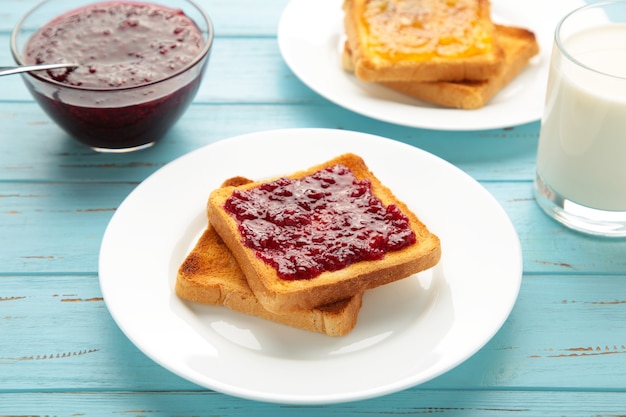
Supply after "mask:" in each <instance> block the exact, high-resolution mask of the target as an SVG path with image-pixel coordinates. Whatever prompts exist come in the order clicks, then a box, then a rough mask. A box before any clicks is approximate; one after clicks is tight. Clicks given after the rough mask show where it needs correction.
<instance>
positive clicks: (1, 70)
mask: <svg viewBox="0 0 626 417" xmlns="http://www.w3.org/2000/svg"><path fill="white" fill-rule="evenodd" d="M77 66H78V64H40V65H20V66H17V67H0V76H2V75H10V74H17V73H20V72H29V71H39V70H49V69H56V68H75V67H77Z"/></svg>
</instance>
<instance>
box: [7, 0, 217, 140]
mask: <svg viewBox="0 0 626 417" xmlns="http://www.w3.org/2000/svg"><path fill="white" fill-rule="evenodd" d="M95 5H97V6H98V7H102V8H104V9H107V8H109V9H108V10H107V11H109V12H111V10H113V9H114V10H115V11H116V13H118V12H119V10H118V9H115V8H116V7H122V6H115V5H123V7H131V8H132V7H143V6H147V7H150V8H151V9H150V10H152V11H153V13H154V10H157V11H164V10H166V9H168V10H169V9H173V10H176V11H177V12H179V11H182V13H184V15H185V16H186V17H188V18H189V19H191V20H192V22H193V24H195V26H197V29H198V30H199V32H200V34H201V37H202V39H203V41H204V43H203V44H202V42H201V41H200V40H199V39H196V44H197V45H198V46H197V47H196V48H195V49H194V50H193V52H189V51H187V50H185V45H182V44H183V43H184V42H185V41H184V40H183V39H187V38H183V37H182V36H181V37H180V38H179V39H178V40H182V42H178V46H179V47H180V48H179V49H176V41H172V42H170V43H169V44H167V47H168V48H167V49H169V50H166V49H164V50H163V55H164V56H165V55H167V54H170V55H172V54H173V53H176V54H178V55H179V57H178V58H180V57H181V56H182V58H184V59H179V61H178V65H179V66H175V65H173V64H168V65H170V66H172V68H173V69H172V70H171V71H169V72H166V73H160V72H158V71H156V72H154V71H153V73H152V76H151V77H145V78H142V81H136V80H135V81H132V82H131V81H128V80H129V79H131V78H132V76H130V75H128V74H129V73H131V72H132V71H135V70H137V69H140V70H142V71H143V70H145V71H146V72H147V73H149V72H150V71H149V70H148V69H146V68H142V66H143V65H147V64H146V63H145V62H147V61H148V60H147V59H144V57H143V56H140V54H139V53H136V54H135V55H136V56H134V57H133V56H132V54H133V53H134V52H132V51H131V52H128V53H127V55H128V56H129V58H128V59H126V58H124V59H123V61H125V62H116V61H115V60H114V59H113V58H110V57H109V62H105V63H104V64H103V65H109V67H106V68H113V67H114V71H118V70H119V69H120V67H123V66H126V68H125V70H124V71H126V72H120V73H116V75H115V76H116V77H117V81H115V82H111V80H109V81H108V82H105V83H102V82H101V81H100V83H99V84H98V82H95V80H94V79H89V77H90V74H91V73H92V72H93V75H95V74H96V73H97V74H98V77H101V74H103V73H106V72H107V71H108V69H107V70H103V68H105V67H104V66H103V67H102V68H101V67H98V68H97V69H96V68H95V67H93V68H92V67H91V66H89V65H91V64H92V63H93V62H92V63H88V58H87V55H89V54H90V53H91V52H90V51H91V50H90V49H88V48H87V47H85V48H84V49H82V48H81V45H80V42H83V43H85V44H87V43H86V42H85V41H83V40H79V41H78V43H79V46H78V47H77V48H74V49H71V50H72V52H74V51H77V50H79V49H80V50H81V51H82V52H78V53H77V54H78V56H74V57H71V58H72V61H76V60H79V61H83V62H77V63H78V64H82V65H81V67H79V68H76V69H75V71H77V72H76V73H74V74H73V75H72V77H75V76H78V77H83V79H84V81H85V82H84V83H83V80H82V79H80V78H78V82H77V81H76V80H74V81H72V82H71V83H69V81H68V80H69V78H67V79H66V77H65V75H67V74H69V73H68V72H58V71H59V70H54V71H56V72H52V71H37V72H30V73H25V74H23V75H22V79H23V80H24V82H25V84H26V86H27V88H28V90H29V91H30V93H31V94H32V95H33V97H34V98H35V100H36V101H37V102H38V103H39V105H40V106H41V108H42V109H43V110H44V111H45V112H46V114H47V115H48V116H49V117H50V118H51V119H52V120H54V122H55V123H57V124H58V125H59V126H60V127H61V128H62V129H64V130H65V131H66V132H67V133H69V134H70V135H71V136H72V137H74V138H76V139H77V140H79V141H80V142H82V143H84V144H85V145H87V146H89V147H91V148H92V149H94V150H97V151H101V152H128V151H133V150H138V149H143V148H146V147H149V146H151V145H153V144H154V143H156V142H157V141H158V140H159V139H160V138H162V137H163V136H164V135H165V133H166V132H167V131H168V130H169V129H170V128H171V127H172V125H173V124H174V123H175V122H176V121H177V120H178V119H179V118H180V116H181V115H182V114H183V113H184V112H185V110H186V109H187V107H188V106H189V104H190V103H191V101H192V100H193V98H194V97H195V95H196V92H197V91H198V88H199V86H200V83H201V81H202V78H203V76H204V73H205V69H206V66H207V64H208V60H209V55H210V51H211V47H212V44H213V37H214V33H213V26H212V23H211V20H210V18H209V16H208V14H207V13H206V12H205V11H204V10H202V8H201V7H199V6H198V5H197V4H196V3H194V2H193V1H191V0H167V5H161V4H159V3H153V2H150V1H142V2H131V1H94V0H45V1H43V2H42V3H40V4H39V5H38V6H36V7H35V8H33V9H32V10H31V11H30V12H28V13H27V14H26V15H25V16H24V17H23V18H22V19H21V20H20V21H19V22H18V23H17V25H16V26H15V28H14V30H13V32H12V34H11V53H12V55H13V58H14V60H15V62H16V63H17V64H18V65H26V64H31V63H44V62H36V61H37V60H39V61H41V59H42V58H41V53H40V54H39V56H38V57H37V58H35V57H34V55H35V54H33V53H30V54H28V53H27V52H26V48H27V47H28V46H29V41H30V40H31V37H33V35H35V34H36V33H39V34H41V33H42V31H40V29H42V27H44V26H46V25H48V24H49V23H50V22H51V21H52V20H53V19H54V20H58V19H59V18H65V17H67V16H68V15H69V14H72V13H74V12H79V13H81V12H82V13H84V12H85V10H87V9H90V8H92V7H95ZM111 8H113V9H111ZM169 12H172V10H169ZM111 13H112V12H111ZM179 14H180V13H179ZM94 15H95V13H94ZM128 16H130V14H129V15H128ZM168 16H169V15H168ZM82 18H83V24H79V25H78V26H77V25H75V24H74V23H72V28H75V27H80V29H81V30H84V31H85V33H81V34H80V36H83V37H85V36H91V39H95V38H98V36H93V31H94V30H96V28H97V30H99V31H100V32H98V33H99V34H100V33H104V32H105V31H108V32H114V31H115V30H117V29H114V28H113V29H111V30H110V31H109V29H107V28H106V27H105V28H100V27H98V26H97V24H96V23H94V22H92V21H90V20H89V19H91V17H89V19H87V18H85V16H82ZM85 21H86V23H85ZM138 21H139V22H140V23H139V24H137V23H136V22H138ZM170 21H172V19H164V20H163V22H160V23H159V24H158V25H157V24H152V25H153V27H156V26H161V27H163V28H166V27H167V25H168V24H169V23H168V22H170ZM124 22H125V23H126V21H124ZM128 22H135V26H137V27H141V21H140V20H139V19H138V18H135V17H132V16H130V17H128ZM129 26H133V24H129ZM135 26H133V27H132V28H131V29H133V30H134V32H133V31H132V30H131V31H129V32H124V34H123V35H120V34H119V33H118V35H117V39H115V41H116V42H120V41H121V42H122V43H124V42H126V43H127V44H132V43H133V42H128V40H129V39H132V36H135V35H136V36H144V37H143V38H137V39H144V40H143V41H140V40H138V41H137V42H150V39H153V38H154V37H153V36H151V35H153V34H152V33H150V32H148V35H145V34H143V35H140V34H139V29H137V30H135ZM146 26H147V25H146ZM191 27H193V25H192V26H191ZM167 28H168V30H169V29H170V28H169V27H167ZM142 30H146V27H144V28H143V29H142ZM173 30H178V29H174V28H173ZM71 31H72V32H73V30H71ZM89 31H92V32H89ZM90 33H91V35H90ZM126 33H128V35H126ZM175 33H178V32H175ZM194 33H195V35H196V36H198V33H197V31H196V30H195V29H194ZM108 34H109V33H107V35H108ZM38 36H39V35H38ZM39 38H41V39H45V42H47V41H49V39H48V38H49V37H48V38H45V37H42V36H39ZM109 38H114V36H109V37H102V36H100V38H99V39H100V40H99V41H98V42H100V43H99V44H97V45H96V46H95V48H102V49H103V51H104V52H107V53H108V52H110V51H107V48H109V49H110V48H111V44H110V43H109V42H113V40H111V41H109ZM123 38H125V39H123ZM53 41H56V42H58V39H53ZM181 45H182V46H181ZM113 49H114V50H115V51H114V52H121V51H123V47H121V46H119V43H118V44H116V46H115V47H114V48H113ZM41 50H43V49H41ZM173 51H174V52H173ZM104 52H103V53H104ZM124 53H126V52H125V51H124ZM111 54H113V52H111ZM184 54H188V55H187V56H185V55H184ZM191 55H193V56H191ZM159 56H160V55H158V54H157V55H156V57H154V58H151V59H154V60H156V61H157V62H158V60H159V59H160V58H159ZM43 58H44V59H45V60H47V62H45V63H52V62H51V61H49V60H56V62H60V61H61V60H62V58H60V57H59V56H56V57H50V56H46V55H45V54H44V56H43ZM90 58H91V59H93V57H90ZM118 58H119V54H118V55H116V57H115V59H118ZM161 64H162V62H161ZM96 65H100V63H99V62H98V63H97V64H96ZM111 65H113V67H110V66H111ZM131 67H132V68H131ZM150 68H151V67H150ZM79 69H80V71H79ZM131 69H132V71H131V72H129V71H130V70H131ZM60 71H67V70H60ZM112 71H113V70H112ZM114 71H113V72H114ZM132 73H133V74H134V73H135V72H132ZM64 74H65V75H64ZM77 74H82V75H77ZM124 77H127V78H124ZM127 81H128V82H127Z"/></svg>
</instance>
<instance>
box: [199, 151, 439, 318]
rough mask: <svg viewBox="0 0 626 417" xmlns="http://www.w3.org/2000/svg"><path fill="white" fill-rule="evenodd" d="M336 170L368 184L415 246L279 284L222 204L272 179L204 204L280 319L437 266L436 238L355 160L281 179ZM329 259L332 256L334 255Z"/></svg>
mask: <svg viewBox="0 0 626 417" xmlns="http://www.w3.org/2000/svg"><path fill="white" fill-rule="evenodd" d="M338 165H339V166H345V167H348V168H349V169H350V171H351V172H352V173H353V174H354V175H355V177H356V179H357V180H359V181H360V180H367V181H369V182H371V191H372V194H373V195H374V196H375V197H377V198H378V199H380V201H381V202H382V204H383V205H384V206H392V205H395V207H397V208H398V209H399V210H400V212H402V213H403V214H404V215H405V216H406V217H407V218H408V222H409V227H410V228H411V230H412V231H413V232H414V234H415V237H416V242H415V243H413V244H410V245H409V246H407V247H404V248H403V249H399V250H396V251H390V252H387V253H386V254H385V255H384V257H382V259H378V260H370V261H367V260H365V261H358V262H355V263H352V264H349V265H348V266H345V267H343V268H340V269H338V270H334V271H332V270H326V271H324V272H321V274H319V275H317V276H315V277H313V278H310V279H283V278H281V276H279V273H278V271H277V269H275V268H274V267H273V266H271V265H270V264H269V263H268V262H266V261H264V260H262V259H261V258H259V257H258V256H257V252H256V251H255V250H252V249H250V248H249V247H248V246H246V244H244V242H243V238H242V235H241V233H240V231H239V230H240V223H239V221H238V220H236V219H235V218H234V217H233V216H231V214H229V212H228V211H227V210H226V208H225V205H226V203H227V200H229V198H230V197H231V196H232V195H236V194H238V193H241V192H246V191H249V190H252V189H258V188H259V187H262V186H263V187H267V186H268V183H271V184H269V185H272V184H274V180H276V179H274V180H268V181H263V182H255V183H252V184H246V185H242V186H239V187H225V188H221V189H218V190H215V191H213V192H212V193H211V195H210V197H209V201H208V204H207V211H208V216H209V222H210V223H211V224H212V225H213V227H215V229H216V230H217V232H218V233H219V235H220V236H221V237H222V239H223V240H224V242H225V243H226V245H227V246H228V247H229V249H230V250H231V251H232V253H233V255H234V257H235V259H237V262H238V263H239V266H240V267H241V269H242V270H243V273H244V274H245V276H246V279H247V282H248V284H249V285H250V288H251V289H252V291H253V292H254V294H255V295H256V297H257V298H258V300H259V301H260V302H261V304H262V305H263V307H264V308H266V309H267V310H270V311H272V312H275V313H285V312H289V311H296V310H302V309H311V308H315V307H317V306H320V305H325V304H330V303H333V302H336V301H338V300H342V299H345V298H348V297H352V296H354V295H355V294H359V293H361V292H363V291H365V290H366V289H369V288H374V287H377V286H379V285H383V284H387V283H390V282H393V281H396V280H399V279H401V278H405V277H408V276H410V275H412V274H415V273H417V272H419V271H423V270H425V269H428V268H430V267H432V266H434V265H435V264H437V262H438V261H439V259H440V256H441V246H440V242H439V238H438V237H437V236H436V235H434V234H433V233H431V232H430V231H429V230H428V228H427V227H426V226H425V225H424V224H423V223H422V222H421V221H420V220H419V219H418V218H417V216H416V215H415V214H414V213H413V212H411V211H410V210H409V208H408V207H407V206H406V205H405V204H404V203H403V202H401V201H399V200H398V199H397V198H396V197H395V196H394V195H393V193H392V192H391V191H390V190H389V189H388V188H387V187H385V186H384V185H383V184H382V183H381V182H380V181H379V180H378V179H377V178H376V177H375V176H374V174H373V173H372V172H370V170H369V169H368V168H367V166H366V165H365V163H364V162H363V160H362V159H361V158H360V157H358V156H356V155H354V154H344V155H341V156H338V157H336V158H334V159H332V160H330V161H327V162H325V163H323V164H320V165H316V166H314V167H311V168H309V169H307V170H303V171H299V172H296V173H294V174H292V175H289V176H288V177H286V178H288V179H291V180H297V179H304V178H308V177H309V176H310V175H312V174H314V173H317V172H318V171H321V170H324V169H326V168H329V167H336V166H338ZM281 204H282V203H281ZM329 204H331V203H329ZM389 209H391V207H389ZM381 224H382V223H381ZM383 227H388V226H386V225H385V226H383ZM340 231H343V232H345V233H347V234H350V235H351V234H352V233H353V232H351V231H350V228H348V227H345V228H344V229H341V230H340ZM278 233H280V232H278ZM354 233H356V232H354ZM326 244H327V243H326V242H324V243H323V245H326ZM329 255H330V256H332V255H333V253H330V254H329ZM325 256H326V255H325Z"/></svg>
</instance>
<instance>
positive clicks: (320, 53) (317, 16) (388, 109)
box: [278, 0, 585, 130]
mask: <svg viewBox="0 0 626 417" xmlns="http://www.w3.org/2000/svg"><path fill="white" fill-rule="evenodd" d="M491 4H492V6H491V14H492V19H493V21H494V22H496V23H500V24H505V25H510V26H521V27H525V28H527V29H529V30H531V31H533V32H534V33H535V35H536V37H537V41H538V42H539V47H540V53H539V55H538V56H535V57H534V58H533V59H532V60H531V62H530V64H529V65H528V66H527V67H526V68H525V69H524V70H523V71H522V73H521V74H519V75H518V76H517V77H516V78H515V79H514V80H513V81H511V83H510V84H508V85H507V86H505V87H504V88H503V89H502V90H500V91H499V92H498V93H497V95H496V96H495V97H493V98H492V99H491V101H490V102H489V103H487V105H486V106H485V107H483V108H480V109H476V110H458V109H448V108H442V107H438V106H435V105H432V104H428V103H426V102H423V101H420V100H417V99H415V98H411V97H408V96H405V95H403V94H400V93H398V92H395V91H392V90H390V89H388V88H385V87H383V86H381V85H378V84H375V83H365V82H362V81H360V80H358V79H357V78H356V77H355V76H354V75H352V74H349V73H348V72H346V71H344V70H343V68H342V65H341V51H342V49H343V43H344V40H345V36H344V30H343V10H342V8H341V6H342V1H341V0H317V1H310V0H292V1H291V2H290V3H289V4H288V5H287V7H286V8H285V10H284V12H283V15H282V17H281V19H280V23H279V26H278V44H279V47H280V51H281V54H282V56H283V58H284V60H285V62H286V63H287V65H288V66H289V68H290V69H291V70H292V71H293V72H294V73H295V75H296V76H297V77H298V78H299V79H300V80H301V81H302V82H303V83H304V84H306V85H307V86H308V87H309V88H311V89H312V90H314V91H315V92H317V93H318V94H320V95H321V96H323V97H325V98H326V99H328V100H330V101H332V102H334V103H336V104H338V105H340V106H342V107H345V108H346V109H349V110H351V111H354V112H356V113H359V114H361V115H364V116H368V117H371V118H374V119H377V120H382V121H386V122H390V123H394V124H399V125H404V126H410V127H419V128H426V129H438V130H483V129H495V128H502V127H511V126H515V125H520V124H524V123H529V122H533V121H537V120H539V119H540V118H541V116H542V114H543V107H544V100H545V91H546V85H547V80H548V71H549V63H550V54H551V51H552V40H553V35H554V29H555V27H556V24H557V22H558V21H559V20H560V19H561V18H562V17H563V16H565V14H567V13H568V12H569V11H571V10H573V9H575V8H576V7H578V6H582V5H584V4H585V3H584V2H583V1H581V0H554V1H548V2H546V1H541V0H527V1H523V2H521V1H519V2H518V1H508V0H492V2H491Z"/></svg>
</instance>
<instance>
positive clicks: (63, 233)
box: [0, 0, 626, 417]
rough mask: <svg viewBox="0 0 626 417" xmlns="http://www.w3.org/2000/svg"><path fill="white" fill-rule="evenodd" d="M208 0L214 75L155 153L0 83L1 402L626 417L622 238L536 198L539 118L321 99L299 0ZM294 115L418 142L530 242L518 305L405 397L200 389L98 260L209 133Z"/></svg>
mask: <svg viewBox="0 0 626 417" xmlns="http://www.w3.org/2000/svg"><path fill="white" fill-rule="evenodd" d="M311 1H313V0H311ZM201 3H202V4H203V5H204V6H205V7H206V8H207V10H208V11H209V12H210V14H211V15H212V18H213V20H214V24H215V29H216V33H217V38H216V40H215V45H214V50H213V54H212V59H211V62H210V66H209V70H208V73H207V77H206V80H205V82H204V83H203V85H202V87H201V91H200V92H199V94H198V96H197V97H196V100H195V102H194V103H193V105H192V106H191V108H190V109H189V111H188V112H187V113H186V114H185V115H184V117H183V118H182V119H181V120H180V121H179V123H178V124H177V125H176V126H175V127H174V128H173V129H172V130H171V132H170V133H169V134H168V135H167V137H166V138H165V139H164V140H163V141H162V142H161V143H160V144H158V145H157V146H155V147H153V148H151V149H148V150H145V151H141V152H137V153H132V154H123V155H104V154H97V153H94V152H93V151H91V150H89V149H87V148H85V147H84V146H82V145H80V144H78V143H77V142H75V141H73V140H71V139H70V138H69V137H68V136H67V135H66V134H65V133H63V132H62V131H61V130H60V129H59V128H57V127H56V126H55V125H54V124H53V123H52V122H51V121H50V120H49V119H48V118H47V117H46V116H45V115H44V113H43V112H42V111H41V110H40V109H39V107H38V106H37V105H36V104H35V103H34V102H33V101H32V99H31V97H30V96H29V95H28V93H27V91H26V89H25V88H24V86H23V85H22V83H21V80H20V79H19V77H16V76H12V77H4V78H2V79H0V415H7V416H17V415H46V416H48V415H49V416H52V415H54V416H76V415H94V416H95V415H97V416H102V415H137V416H192V415H194V416H195V415H206V416H217V415H219V416H242V417H243V416H278V415H281V416H305V415H306V416H318V415H340V416H346V415H362V416H370V415H421V414H437V415H442V416H469V415H481V416H482V415H493V416H503V415H504V416H506V415H514V416H617V415H622V416H623V415H626V240H615V239H612V240H607V239H601V238H595V237H589V236H584V235H581V234H578V233H576V232H572V231H570V230H568V229H566V228H564V227H562V226H560V225H559V224H557V223H556V222H554V221H552V220H551V219H549V218H547V217H546V216H545V215H544V214H543V213H542V212H541V211H540V209H539V208H538V206H537V205H536V203H535V201H534V199H533V195H532V179H533V175H534V164H535V152H536V146H537V137H538V131H539V122H538V121H536V122H533V123H529V124H525V125H521V126H511V127H508V128H504V129H496V130H488V131H472V132H444V131H432V130H425V129H416V128H407V127H401V126H396V125H392V124H388V123H384V122H380V121H376V120H372V119H369V118H367V117H364V116H360V115H358V114H355V113H352V112H350V111H348V110H345V109H343V108H341V107H338V106H337V105H335V104H333V103H331V102H329V101H326V100H325V99H323V98H321V97H320V96H319V95H317V94H316V93H314V92H313V91H311V90H310V89H308V88H307V87H306V86H305V85H304V84H303V83H302V82H300V81H299V80H298V79H297V78H296V77H295V76H294V75H293V73H292V72H291V71H290V70H289V69H288V67H287V66H286V65H285V63H284V61H283V60H282V58H281V55H280V53H279V50H278V46H277V42H276V28H277V24H278V20H279V18H280V14H281V12H282V10H283V8H284V7H285V5H286V3H287V0H265V1H262V2H260V1H253V0H230V1H217V0H204V1H202V2H201ZM34 4H35V0H2V1H1V2H0V44H2V45H4V47H2V48H0V63H6V64H10V63H11V62H12V59H11V57H10V54H9V49H8V44H9V33H10V30H11V28H12V26H13V24H14V23H15V22H16V21H17V19H18V17H19V16H21V15H22V14H23V13H25V12H26V11H27V10H28V9H29V8H30V7H32V6H33V5H34ZM544 47H545V46H544ZM548 47H549V46H548ZM293 127H324V128H339V129H349V130H355V131H362V132H368V133H374V134H378V135H381V136H385V137H389V138H392V139H395V140H398V141H401V142H405V143H408V144H410V145H413V146H416V147H419V148H422V149H424V150H426V151H428V152H431V153H433V154H435V155H438V156H440V157H442V158H443V159H445V160H447V161H449V162H451V163H453V164H455V165H456V166H458V167H459V168H461V169H462V170H464V171H465V172H467V173H468V174H469V175H471V176H472V177H474V178H475V179H476V180H478V181H479V182H480V183H481V184H482V185H484V187H485V188H486V189H487V190H488V191H489V192H491V193H492V194H493V195H494V196H495V198H496V199H497V200H498V201H499V202H500V203H501V204H502V206H503V207H504V209H505V210H506V212H507V213H508V214H509V216H510V217H511V219H512V221H513V224H514V226H515V228H516V230H517V232H518V234H519V237H520V240H521V244H522V249H523V256H524V263H523V267H524V276H523V282H522V286H521V291H520V294H519V298H518V301H517V303H516V305H515V307H514V309H513V311H512V313H511V315H510V317H509V318H508V320H507V321H506V323H505V324H504V326H503V327H502V328H501V330H500V331H499V332H498V333H497V334H496V335H495V337H494V338H493V339H492V340H491V341H490V342H489V343H487V345H486V346H485V347H484V348H482V349H481V350H480V351H479V352H477V353H476V354H475V355H473V356H472V357H471V358H469V359H468V360H467V361H466V362H464V363H463V364H461V365H460V366H458V367H457V368H455V369H453V370H451V371H449V372H447V373H445V374H444V375H442V376H440V377H438V378H436V379H434V380H432V381H430V382H427V383H425V384H423V385H420V386H417V387H414V388H410V389H407V390H404V391H402V392H398V393H396V394H391V395H387V396H384V397H380V398H376V399H370V400H365V401H359V402H351V403H343V404H335V405H328V406H315V407H311V406H285V405H280V404H270V403H262V402H254V401H250V400H244V399H238V398H234V397H230V396H227V395H224V394H220V393H216V392H212V391H210V390H207V389H204V388H202V387H199V386H197V385H194V384H192V383H190V382H188V381H186V380H184V379H182V378H180V377H178V376H176V375H174V374H173V373H171V372H169V371H167V370H165V369H164V368H162V367H160V366H159V365H158V364H156V363H155V362H153V361H152V360H150V359H149V358H148V357H146V356H145V355H144V354H143V353H142V352H141V351H140V350H138V349H137V348H136V347H135V346H134V345H133V344H132V343H131V342H130V341H129V340H128V339H127V338H126V337H125V336H124V335H123V334H122V332H121V330H119V328H118V327H117V325H116V324H115V322H114V321H113V319H112V318H111V316H110V314H109V312H108V311H107V308H106V306H105V303H104V300H103V298H102V294H101V292H100V287H99V282H98V268H97V267H98V251H99V247H100V242H101V239H102V236H103V233H104V230H105V228H106V226H107V223H108V222H109V220H110V219H111V217H112V216H113V214H114V213H115V211H116V208H117V207H118V206H119V204H120V203H121V202H122V201H123V199H124V198H125V197H126V196H127V195H128V194H129V193H130V192H131V191H132V190H133V189H134V187H136V186H137V184H139V183H140V182H141V181H142V180H144V179H145V178H146V177H147V176H149V175H150V174H151V173H153V172H155V171H156V170H158V169H159V168H161V167H162V166H164V165H165V164H167V163H168V162H170V161H172V160H173V159H175V158H177V157H179V156H181V155H183V154H185V153H187V152H190V151H192V150H194V149H197V148H199V147H201V146H203V145H207V144H210V143H214V142H217V141H220V140H223V139H226V138H229V137H232V136H235V135H239V134H243V133H249V132H255V131H260V130H267V129H277V128H293Z"/></svg>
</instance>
